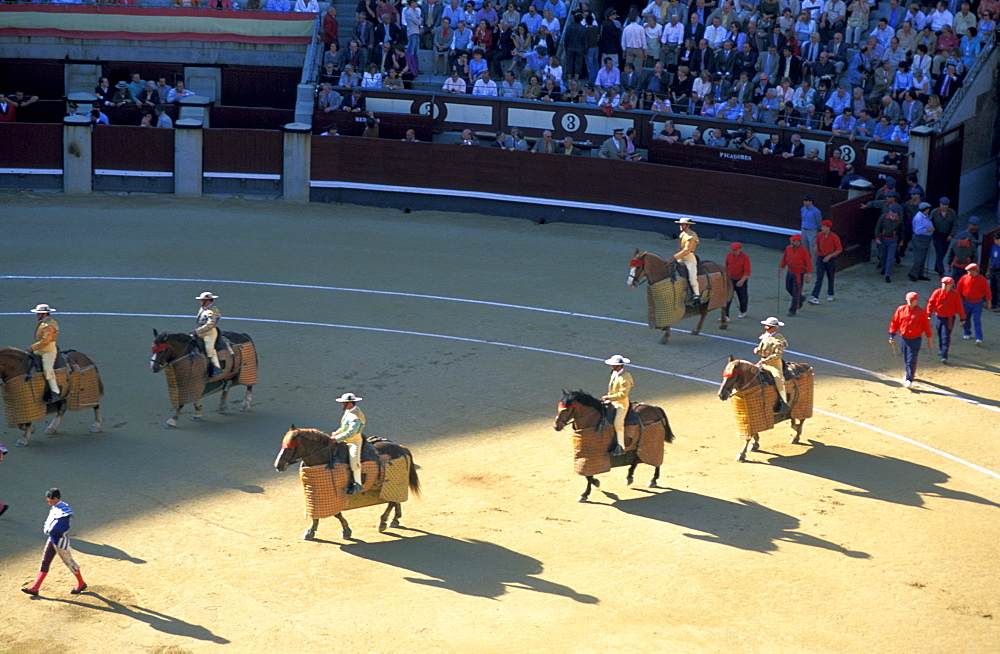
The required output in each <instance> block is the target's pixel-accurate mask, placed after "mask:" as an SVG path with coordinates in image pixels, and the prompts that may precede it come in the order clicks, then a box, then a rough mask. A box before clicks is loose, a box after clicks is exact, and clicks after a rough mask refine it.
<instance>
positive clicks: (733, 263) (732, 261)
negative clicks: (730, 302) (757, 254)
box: [726, 252, 750, 282]
mask: <svg viewBox="0 0 1000 654" xmlns="http://www.w3.org/2000/svg"><path fill="white" fill-rule="evenodd" d="M726 273H727V274H728V275H729V279H731V280H733V281H736V282H738V281H740V280H741V279H743V278H744V277H749V276H750V257H748V256H747V253H746V252H740V253H739V254H736V253H735V252H730V253H729V254H727V255H726Z"/></svg>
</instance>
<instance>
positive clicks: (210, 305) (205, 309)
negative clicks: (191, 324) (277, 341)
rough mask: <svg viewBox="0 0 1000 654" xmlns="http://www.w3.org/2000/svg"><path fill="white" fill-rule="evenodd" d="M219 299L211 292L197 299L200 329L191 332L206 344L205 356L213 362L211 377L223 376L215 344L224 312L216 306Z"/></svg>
mask: <svg viewBox="0 0 1000 654" xmlns="http://www.w3.org/2000/svg"><path fill="white" fill-rule="evenodd" d="M218 298H219V296H218V295H213V294H212V293H210V292H209V291H205V292H204V293H202V294H201V295H199V296H198V297H196V298H195V299H196V300H200V301H201V308H200V309H198V316H197V320H198V327H197V329H195V330H194V331H192V332H191V335H192V336H197V337H198V338H200V339H201V340H202V342H203V343H204V344H205V356H207V357H208V358H209V359H210V360H211V361H212V367H211V368H210V369H209V373H208V376H209V377H216V376H218V375H221V374H222V364H220V363H219V355H218V354H216V352H215V342H216V341H217V340H218V338H219V328H218V326H217V325H218V323H219V318H221V317H222V312H220V311H219V308H218V307H217V306H215V300H217V299H218Z"/></svg>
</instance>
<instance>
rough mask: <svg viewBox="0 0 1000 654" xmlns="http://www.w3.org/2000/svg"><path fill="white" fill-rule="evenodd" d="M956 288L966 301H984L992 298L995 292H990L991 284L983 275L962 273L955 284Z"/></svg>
mask: <svg viewBox="0 0 1000 654" xmlns="http://www.w3.org/2000/svg"><path fill="white" fill-rule="evenodd" d="M955 290H957V291H958V294H959V295H961V296H962V299H963V300H965V301H966V302H982V301H983V300H992V299H993V294H992V293H991V292H990V284H989V282H987V281H986V277H984V276H982V275H976V276H974V277H973V276H972V275H962V278H961V279H959V280H958V284H957V285H956V286H955Z"/></svg>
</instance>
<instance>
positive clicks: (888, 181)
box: [885, 177, 896, 188]
mask: <svg viewBox="0 0 1000 654" xmlns="http://www.w3.org/2000/svg"><path fill="white" fill-rule="evenodd" d="M885 185H886V187H887V188H896V180H895V179H894V178H892V177H889V178H888V179H886V180H885Z"/></svg>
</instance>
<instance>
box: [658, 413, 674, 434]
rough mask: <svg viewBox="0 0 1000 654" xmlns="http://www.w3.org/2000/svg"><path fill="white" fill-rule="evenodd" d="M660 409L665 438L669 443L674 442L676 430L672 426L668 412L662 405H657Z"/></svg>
mask: <svg viewBox="0 0 1000 654" xmlns="http://www.w3.org/2000/svg"><path fill="white" fill-rule="evenodd" d="M656 408H657V409H660V415H661V416H663V440H664V441H666V442H667V443H673V442H674V430H673V429H671V428H670V421H669V420H668V419H667V412H666V411H664V410H663V409H662V408H661V407H656Z"/></svg>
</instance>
